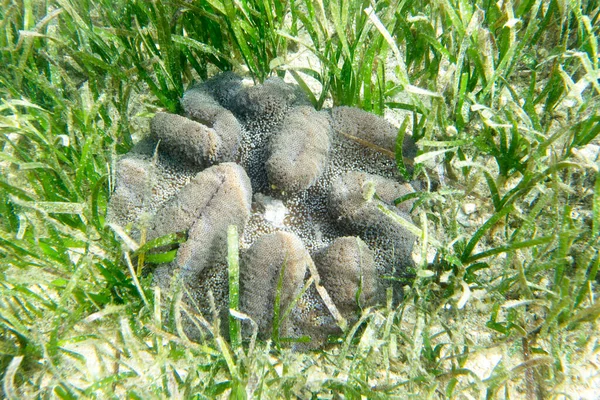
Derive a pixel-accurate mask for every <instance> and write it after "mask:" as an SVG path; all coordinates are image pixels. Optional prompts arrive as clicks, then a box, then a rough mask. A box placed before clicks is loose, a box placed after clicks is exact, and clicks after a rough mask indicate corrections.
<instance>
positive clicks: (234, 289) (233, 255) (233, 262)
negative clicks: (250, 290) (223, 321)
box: [227, 225, 242, 349]
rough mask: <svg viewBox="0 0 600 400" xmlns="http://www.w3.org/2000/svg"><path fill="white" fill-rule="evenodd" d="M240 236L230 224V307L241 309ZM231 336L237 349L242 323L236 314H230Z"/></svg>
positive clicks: (228, 254) (228, 239)
mask: <svg viewBox="0 0 600 400" xmlns="http://www.w3.org/2000/svg"><path fill="white" fill-rule="evenodd" d="M238 243H239V236H238V231H237V227H236V226H235V225H230V226H229V228H228V229H227V270H228V271H229V309H230V310H233V311H239V309H240V260H239V259H240V255H239V247H238V246H239V245H238ZM229 337H230V338H231V346H232V347H233V349H237V348H238V347H239V346H240V343H241V340H242V337H241V323H240V320H239V319H238V318H235V316H234V315H230V316H229Z"/></svg>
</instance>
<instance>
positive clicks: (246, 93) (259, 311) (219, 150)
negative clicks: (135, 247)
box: [109, 73, 415, 346]
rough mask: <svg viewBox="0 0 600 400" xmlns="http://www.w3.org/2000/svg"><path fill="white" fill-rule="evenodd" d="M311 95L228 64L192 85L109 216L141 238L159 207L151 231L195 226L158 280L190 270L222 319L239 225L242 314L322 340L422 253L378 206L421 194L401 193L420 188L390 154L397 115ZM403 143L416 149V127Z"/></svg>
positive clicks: (191, 281) (126, 160) (124, 162)
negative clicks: (236, 71)
mask: <svg viewBox="0 0 600 400" xmlns="http://www.w3.org/2000/svg"><path fill="white" fill-rule="evenodd" d="M307 103H308V102H307V101H306V99H305V98H304V96H303V95H302V93H301V92H300V91H299V90H298V88H296V87H294V86H290V85H288V84H286V83H284V82H283V81H282V80H281V79H279V78H271V79H269V80H267V81H266V82H265V83H264V84H262V85H256V86H246V85H244V84H243V81H242V80H241V78H239V77H237V76H235V75H233V74H231V73H225V74H221V75H219V76H217V77H215V78H213V79H211V80H208V81H207V82H204V83H202V84H199V85H196V86H194V87H192V88H191V89H189V90H188V91H187V92H186V93H185V95H184V96H183V99H182V107H183V110H184V116H180V115H174V114H168V113H158V114H157V115H156V116H155V117H154V119H153V121H152V123H151V132H150V134H149V135H148V136H147V137H146V138H145V139H143V140H142V141H141V142H140V143H138V144H137V145H136V146H135V147H134V148H133V149H132V151H131V152H130V153H128V154H127V155H125V156H124V157H123V158H121V159H120V160H119V161H118V163H117V171H116V187H115V191H114V193H113V195H112V197H111V201H110V204H109V219H111V220H112V221H113V222H114V223H117V224H122V225H126V224H131V223H133V225H134V229H133V231H132V234H133V235H134V236H135V235H139V233H138V230H139V229H140V228H139V227H136V224H137V222H138V221H140V219H141V215H142V214H144V213H147V214H149V215H150V218H149V221H150V222H149V223H148V225H147V226H146V227H142V228H141V229H145V230H146V231H147V239H153V238H157V237H160V236H161V235H165V234H168V233H174V232H186V233H187V235H188V236H187V241H186V242H185V243H183V244H181V246H180V247H179V249H178V250H177V256H176V258H175V259H174V260H173V261H172V262H170V263H167V264H164V265H161V266H159V267H158V268H157V269H156V271H155V282H156V284H158V285H160V286H161V287H163V288H165V287H168V286H169V285H170V283H171V282H172V281H173V279H174V278H176V279H178V281H179V282H180V283H181V284H183V285H184V287H185V288H186V293H187V295H186V297H185V299H186V301H187V302H188V303H194V304H195V306H197V307H198V308H199V309H200V311H201V312H202V313H203V314H205V316H206V317H207V318H210V317H211V315H212V314H211V310H210V307H209V306H210V304H211V302H213V301H214V303H215V304H216V307H217V308H218V309H219V311H220V312H221V314H222V315H221V316H222V318H221V322H222V323H224V324H226V323H227V318H225V317H226V315H227V293H228V286H227V265H226V246H225V244H226V232H227V227H228V226H229V225H236V226H237V227H238V230H239V231H240V232H242V235H241V238H242V239H241V252H242V257H241V269H240V279H241V308H242V311H243V312H245V313H247V314H248V315H249V316H250V317H252V318H253V319H254V320H255V321H256V322H257V324H258V327H259V332H260V334H261V335H262V336H264V337H268V336H270V335H272V334H273V332H274V328H275V327H276V328H277V329H276V330H277V332H276V333H277V334H279V335H281V336H286V337H300V336H303V335H310V336H311V337H312V339H313V344H312V345H313V346H316V345H319V344H321V343H323V341H324V340H325V338H326V336H327V334H330V333H335V332H339V329H340V326H342V327H343V326H344V323H345V321H350V322H352V321H353V320H355V319H356V318H357V317H358V314H359V313H360V310H361V308H364V307H367V306H370V305H373V304H375V303H376V302H377V301H378V298H379V297H380V294H381V293H382V292H384V291H382V290H380V289H382V288H385V287H389V286H393V285H394V280H393V279H392V280H390V279H387V277H398V276H401V275H402V274H404V273H405V271H406V267H407V266H409V265H410V264H411V259H410V254H411V251H412V247H413V242H414V240H415V238H414V237H413V235H412V234H411V233H409V232H408V231H407V230H406V229H405V228H404V227H403V226H402V225H400V224H398V223H396V222H394V221H392V220H390V219H389V218H387V217H386V216H385V215H383V214H382V213H381V212H380V210H379V208H378V207H379V206H384V207H386V208H388V209H389V210H392V211H393V212H395V213H397V214H398V215H399V216H400V217H401V218H404V219H407V220H409V219H410V215H409V211H410V205H409V204H408V205H407V204H401V205H399V206H394V204H393V200H394V199H395V198H397V197H399V196H401V195H403V194H406V193H410V192H412V191H413V190H414V189H413V188H412V186H411V185H410V184H409V183H406V182H402V180H401V178H400V177H399V176H398V174H397V171H396V166H395V164H394V162H393V160H391V159H390V158H389V157H388V156H387V153H389V152H393V151H394V146H395V140H396V136H395V128H394V127H393V126H392V125H391V124H389V123H388V122H386V121H385V120H384V119H382V118H381V117H378V116H375V115H372V114H369V113H366V112H364V111H362V110H359V109H356V108H350V107H337V108H334V109H333V110H330V111H316V110H315V109H314V108H312V107H311V106H310V105H308V104H307ZM386 152H387V153H386ZM404 153H406V154H408V155H409V157H410V156H414V153H415V147H414V143H413V142H412V140H411V138H410V137H407V138H406V140H405V143H404ZM373 193H377V196H376V197H374V196H373ZM138 225H139V224H138ZM136 229H137V230H136ZM313 259H314V261H313ZM277 300H278V303H277V304H276V302H277ZM276 308H277V309H278V310H279V311H280V313H279V315H278V318H283V319H282V320H281V321H279V320H277V321H275V320H274V318H275V314H274V310H275V309H276ZM188 333H190V334H193V333H194V329H192V328H190V329H188Z"/></svg>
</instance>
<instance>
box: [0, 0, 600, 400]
mask: <svg viewBox="0 0 600 400" xmlns="http://www.w3.org/2000/svg"><path fill="white" fill-rule="evenodd" d="M599 30H600V2H599V1H597V0H588V1H585V0H544V1H542V0H512V1H509V0H504V1H503V0H499V1H496V2H492V1H487V0H476V1H466V0H416V1H400V0H382V1H375V0H373V1H364V0H283V1H275V0H236V1H234V0H186V1H184V0H171V1H141V0H132V1H124V0H115V1H108V0H99V1H94V2H92V1H87V0H46V1H44V0H13V1H8V0H0V381H1V382H2V386H1V388H0V391H1V393H2V397H4V398H7V399H22V398H40V399H50V398H61V399H72V398H99V399H105V398H127V399H150V398H186V399H187V398H193V399H212V398H234V399H243V398H263V399H271V398H293V399H295V398H302V399H304V398H306V399H309V398H331V399H341V398H344V399H361V398H369V399H370V398H377V399H379V398H380V399H388V398H402V399H406V398H418V399H422V398H434V399H442V398H459V399H462V398H464V399H474V398H486V399H496V398H499V399H519V398H524V399H579V398H582V399H596V398H598V393H600V333H599V332H600V325H599V323H598V317H599V316H600V302H599V300H598V298H597V297H596V296H598V295H599V294H600V293H599V288H598V283H599V280H598V279H597V275H598V267H599V264H600V254H599V251H600V172H599V171H600V139H599V135H600V58H599V53H598V36H599ZM222 71H233V72H235V73H237V74H238V75H240V76H243V77H244V78H245V79H246V81H247V82H248V84H252V83H255V84H261V83H262V82H264V81H265V80H267V79H268V78H269V77H273V76H279V77H280V78H282V79H285V80H286V82H289V83H293V84H295V85H298V87H299V88H300V89H301V90H302V91H303V92H304V93H305V95H306V97H307V99H308V101H309V103H310V104H312V106H313V107H314V108H316V109H317V110H320V109H327V108H330V107H332V106H354V107H359V108H361V109H363V110H366V111H369V112H371V113H374V114H377V115H381V116H384V117H385V118H386V119H388V120H389V121H391V122H392V123H393V124H395V125H396V126H397V127H398V140H397V143H400V144H401V143H402V139H403V137H404V135H405V134H406V133H410V134H412V137H413V138H414V139H415V141H416V145H417V149H418V150H417V154H416V157H415V158H414V165H406V164H405V162H404V160H403V157H402V155H401V145H400V146H397V151H396V153H395V154H392V155H391V156H392V159H394V158H395V162H396V167H397V169H398V171H399V173H400V174H401V175H402V176H404V177H405V178H406V180H414V181H419V182H421V183H422V185H423V188H424V189H423V190H422V191H418V192H416V193H414V194H410V195H408V197H407V196H403V197H400V198H398V199H397V202H403V201H407V200H410V201H412V202H414V206H413V207H412V212H411V216H412V221H413V222H412V223H411V224H410V229H411V232H412V233H414V234H415V235H416V236H417V243H416V245H415V247H414V250H413V253H412V258H413V260H414V267H413V268H412V269H411V271H410V276H411V279H407V280H406V281H403V282H402V285H403V290H402V292H403V293H402V296H395V295H393V294H392V293H387V301H383V302H382V303H381V304H379V305H377V306H373V307H369V308H365V309H363V310H362V312H361V314H360V315H358V316H357V321H356V322H355V323H353V324H351V325H349V326H347V327H346V329H345V331H344V332H343V334H341V335H336V336H333V337H330V338H329V339H328V341H329V343H328V345H327V346H325V347H323V348H322V349H319V350H312V351H302V352H299V351H293V350H292V349H291V348H290V346H289V345H288V343H285V342H283V341H280V340H278V338H277V337H273V338H272V339H270V340H261V339H256V338H255V337H251V338H249V339H248V340H238V338H239V336H238V332H237V329H239V324H238V323H236V321H240V320H242V321H245V320H246V319H247V316H246V315H244V314H243V313H241V312H240V311H239V309H237V305H238V302H237V300H238V299H237V298H236V293H238V286H239V275H238V274H239V273H238V272H237V271H238V269H237V257H236V255H237V251H238V247H237V243H238V238H237V236H236V233H235V231H233V230H232V231H231V232H230V235H229V238H228V239H229V248H228V252H227V255H228V263H229V281H228V284H229V292H230V294H232V296H230V300H231V301H230V312H229V314H230V315H229V317H230V321H231V323H230V328H229V329H230V335H227V336H230V337H231V338H232V339H231V340H229V339H228V338H226V337H224V335H222V332H220V330H219V327H218V326H217V323H215V324H214V325H210V324H209V325H208V326H205V327H204V329H205V331H206V334H205V335H204V337H203V338H202V340H196V341H192V340H190V339H189V338H188V337H187V335H186V333H185V331H184V329H183V328H182V326H181V321H180V320H179V319H178V318H168V317H167V315H168V314H169V313H170V315H179V314H180V312H181V309H182V305H181V296H165V293H161V290H160V289H159V288H158V287H156V286H154V285H153V265H155V264H157V263H160V262H161V260H163V261H164V257H168V254H162V253H156V252H153V251H151V250H153V249H154V248H156V247H160V246H164V245H165V244H170V245H172V246H177V244H178V243H179V242H181V240H182V239H181V235H168V236H166V237H162V238H159V240H154V241H150V242H148V243H145V244H144V243H138V242H137V241H135V240H134V239H132V237H131V235H129V231H128V230H127V227H118V226H115V225H114V224H108V223H107V221H106V212H107V205H108V202H109V199H110V195H111V192H112V190H113V189H114V185H115V165H116V163H117V161H118V160H119V157H120V156H122V155H123V154H126V153H127V152H129V151H130V149H131V148H132V147H133V145H134V143H136V142H138V141H139V140H140V139H141V138H142V137H143V136H144V135H146V134H147V133H148V131H149V129H150V128H149V125H150V120H151V118H152V117H153V116H154V115H155V114H157V113H159V112H165V111H166V112H171V113H181V111H182V110H181V105H180V99H181V98H182V96H183V94H184V92H185V91H186V90H187V89H188V88H189V87H190V86H191V85H192V84H194V83H197V82H203V81H205V80H207V79H209V78H210V77H212V76H214V75H216V74H218V73H220V72H222ZM371 196H376V194H373V193H371ZM381 211H382V213H385V212H386V211H387V210H386V209H383V208H382V209H381ZM391 214H393V213H391ZM394 215H395V214H393V215H390V216H389V217H390V218H394ZM161 257H162V258H161ZM398 297H401V299H400V300H399V301H398V300H393V299H395V298H398ZM357 298H358V296H357Z"/></svg>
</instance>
